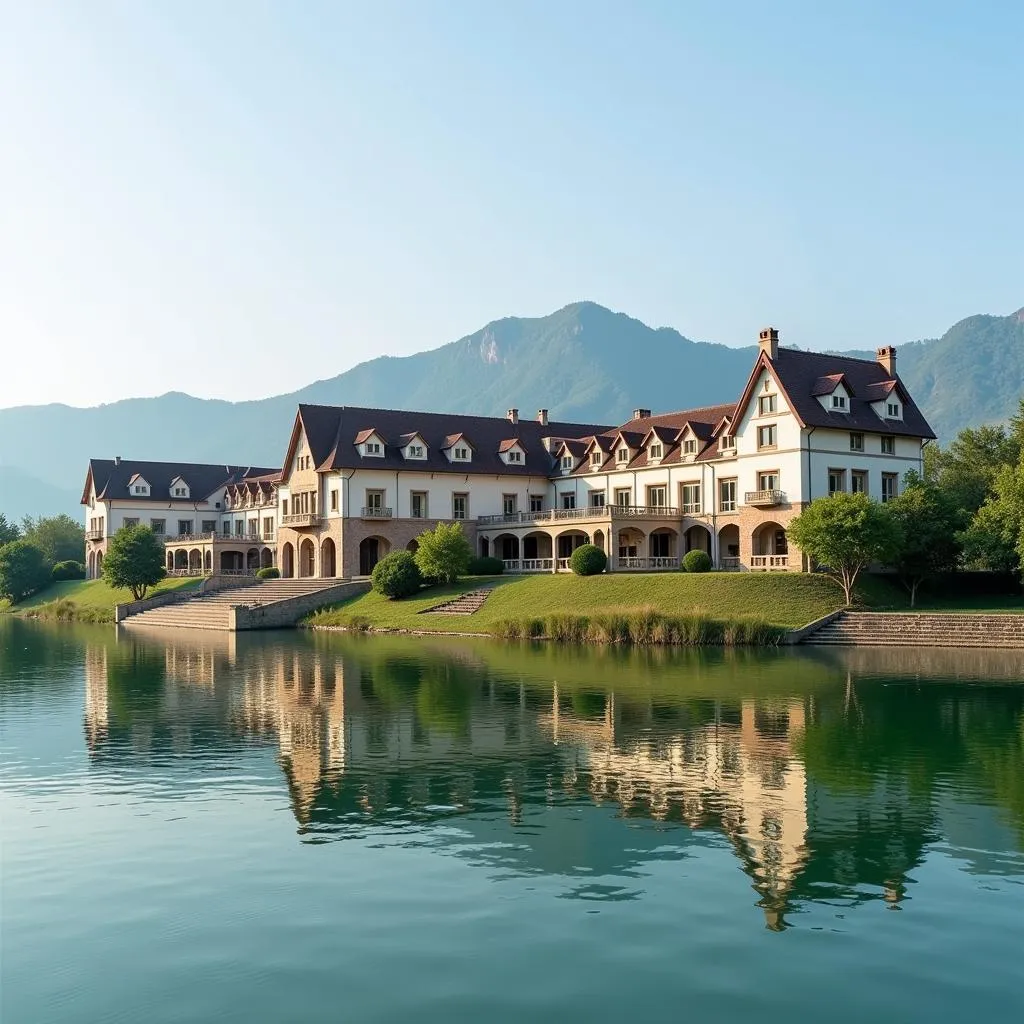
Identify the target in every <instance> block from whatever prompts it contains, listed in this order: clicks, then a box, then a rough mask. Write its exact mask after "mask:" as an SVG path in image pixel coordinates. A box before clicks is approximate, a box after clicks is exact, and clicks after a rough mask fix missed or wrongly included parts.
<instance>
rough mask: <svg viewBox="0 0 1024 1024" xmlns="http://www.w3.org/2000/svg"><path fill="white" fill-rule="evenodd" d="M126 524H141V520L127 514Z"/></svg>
mask: <svg viewBox="0 0 1024 1024" xmlns="http://www.w3.org/2000/svg"><path fill="white" fill-rule="evenodd" d="M124 525H125V526H138V525H139V520H138V518H137V517H136V518H134V519H133V518H131V517H130V516H125V519H124ZM191 525H192V524H191V523H189V526H191Z"/></svg>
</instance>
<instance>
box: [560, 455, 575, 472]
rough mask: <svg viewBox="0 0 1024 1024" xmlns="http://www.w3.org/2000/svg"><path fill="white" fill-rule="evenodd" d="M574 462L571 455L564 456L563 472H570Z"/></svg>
mask: <svg viewBox="0 0 1024 1024" xmlns="http://www.w3.org/2000/svg"><path fill="white" fill-rule="evenodd" d="M572 462H573V459H572V456H571V455H563V456H562V470H563V471H564V472H568V471H569V470H570V469H572Z"/></svg>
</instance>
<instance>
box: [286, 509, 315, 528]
mask: <svg viewBox="0 0 1024 1024" xmlns="http://www.w3.org/2000/svg"><path fill="white" fill-rule="evenodd" d="M321 518H322V517H321V515H320V513H319V512H300V513H298V514H297V515H290V516H281V525H282V526H318V525H319V524H320V520H321Z"/></svg>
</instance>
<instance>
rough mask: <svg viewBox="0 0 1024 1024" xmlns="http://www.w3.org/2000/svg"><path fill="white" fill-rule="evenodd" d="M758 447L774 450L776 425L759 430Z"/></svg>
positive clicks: (759, 428)
mask: <svg viewBox="0 0 1024 1024" xmlns="http://www.w3.org/2000/svg"><path fill="white" fill-rule="evenodd" d="M757 447H758V448H774V447H775V424H774V423H773V424H771V426H768V427H758V428H757Z"/></svg>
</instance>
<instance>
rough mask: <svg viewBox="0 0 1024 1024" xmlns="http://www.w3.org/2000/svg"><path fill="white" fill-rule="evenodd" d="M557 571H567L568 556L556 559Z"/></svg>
mask: <svg viewBox="0 0 1024 1024" xmlns="http://www.w3.org/2000/svg"><path fill="white" fill-rule="evenodd" d="M558 571H559V572H569V559H568V558H560V559H558Z"/></svg>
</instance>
